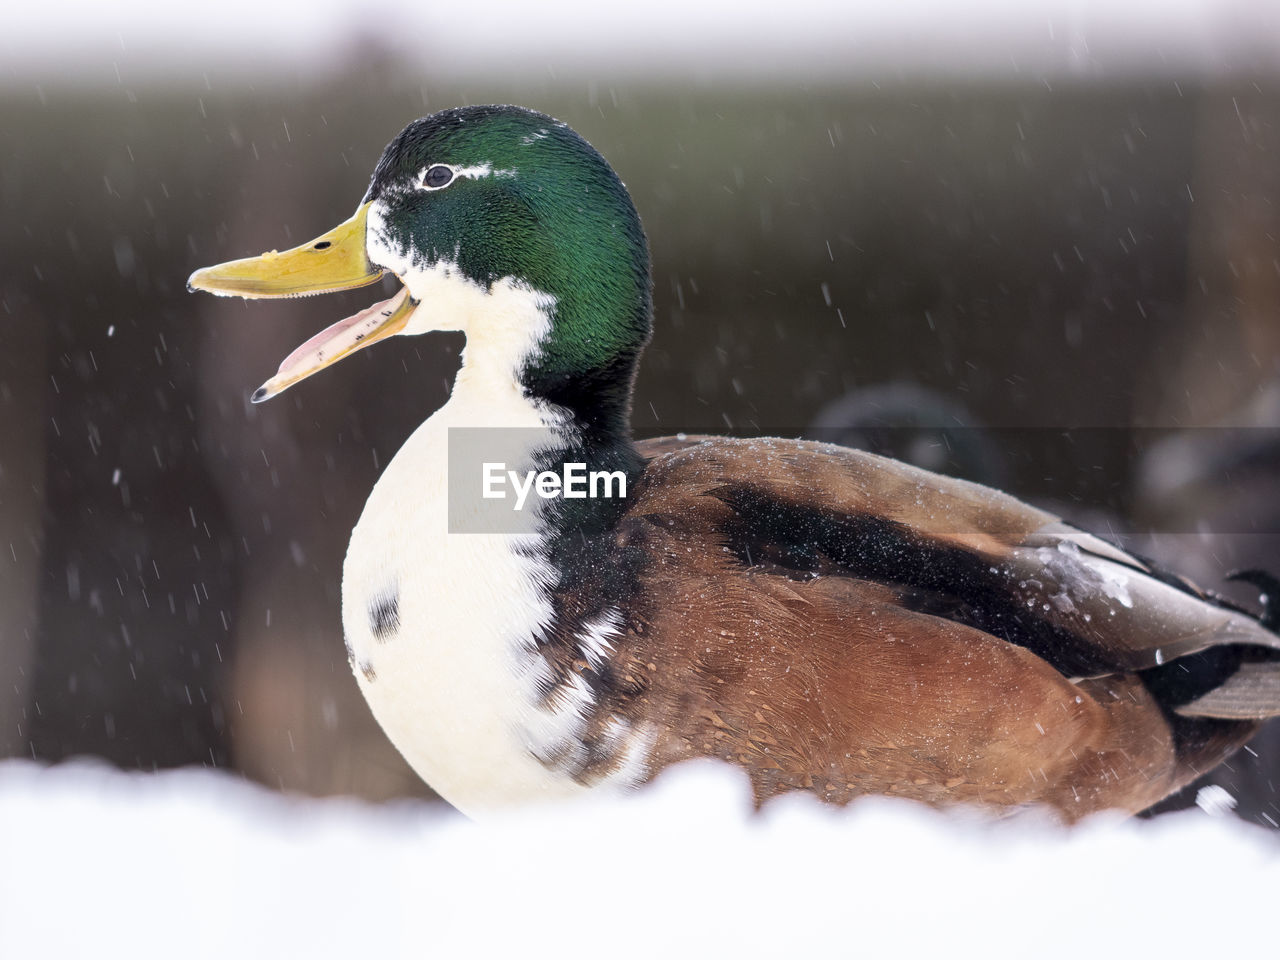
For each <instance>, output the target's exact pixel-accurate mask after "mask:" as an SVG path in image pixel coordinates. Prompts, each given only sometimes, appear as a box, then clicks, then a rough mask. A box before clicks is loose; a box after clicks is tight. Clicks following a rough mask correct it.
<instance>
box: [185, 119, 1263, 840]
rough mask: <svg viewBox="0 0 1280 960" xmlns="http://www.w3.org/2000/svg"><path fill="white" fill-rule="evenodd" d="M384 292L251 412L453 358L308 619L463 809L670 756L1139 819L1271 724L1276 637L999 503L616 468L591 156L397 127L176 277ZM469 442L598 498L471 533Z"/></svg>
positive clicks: (772, 466) (467, 129)
mask: <svg viewBox="0 0 1280 960" xmlns="http://www.w3.org/2000/svg"><path fill="white" fill-rule="evenodd" d="M388 271H390V272H391V273H393V274H394V275H395V276H396V277H398V278H399V279H400V281H401V282H402V284H403V286H402V287H401V289H400V290H399V292H398V293H396V294H395V296H393V297H391V298H390V299H388V300H385V301H383V302H381V303H378V304H375V305H374V306H372V307H370V308H368V309H367V310H364V311H362V312H360V313H358V314H356V315H355V316H352V317H349V318H348V319H346V320H343V321H341V322H339V323H337V324H334V325H333V326H331V327H329V328H328V329H326V330H324V331H323V332H322V333H320V334H318V335H316V336H315V337H313V338H312V339H311V340H309V341H307V342H306V343H305V344H303V345H302V346H301V347H299V348H298V350H296V351H295V352H294V353H292V354H291V355H290V356H289V357H287V358H286V359H285V360H284V362H283V363H282V364H281V365H280V368H279V370H278V372H277V373H276V374H275V376H274V377H272V378H271V379H270V380H268V381H267V382H266V383H265V384H264V385H263V386H262V387H261V388H259V389H258V390H257V392H256V393H254V394H253V396H252V399H253V400H254V401H255V402H258V401H262V400H265V399H267V398H269V397H272V396H275V395H276V394H279V393H280V392H281V391H283V390H285V389H287V388H289V387H291V386H292V385H294V384H296V383H297V382H299V381H300V380H302V379H303V378H305V377H308V376H310V375H311V374H313V373H315V372H317V371H319V370H321V369H323V368H324V367H327V366H328V365H330V364H332V363H334V362H336V361H338V360H340V359H341V358H343V357H345V356H347V355H349V354H351V353H352V352H354V351H356V350H360V349H363V348H365V347H367V346H369V345H370V344H372V343H376V342H378V341H380V340H384V339H386V338H387V337H390V336H392V335H402V336H407V335H417V334H422V333H428V332H431V331H438V330H453V331H462V332H463V333H464V334H465V335H466V339H467V343H466V348H465V351H464V354H463V363H462V367H461V369H460V371H459V373H458V375H457V380H456V383H455V384H454V387H453V391H452V394H451V396H450V398H449V400H448V402H447V403H446V404H445V405H444V406H443V407H441V408H440V409H439V410H438V411H437V412H436V413H435V414H434V415H432V416H431V417H430V418H429V419H428V420H427V421H426V422H425V423H423V424H422V425H421V426H420V427H419V428H418V429H417V430H416V432H414V434H413V435H412V436H411V437H410V438H409V440H408V441H407V442H406V443H405V445H404V446H403V447H402V448H401V450H400V451H399V453H398V454H397V455H396V457H395V458H394V460H392V462H391V463H390V464H389V465H388V466H387V468H386V470H385V471H384V472H383V474H382V476H381V478H380V479H379V480H378V482H377V484H376V485H375V486H374V488H373V491H372V493H371V495H370V497H369V500H368V503H367V504H366V505H365V508H364V511H363V514H362V516H361V517H360V520H359V522H358V523H357V525H356V527H355V530H354V532H353V533H352V537H351V544H350V547H349V549H348V552H347V556H346V561H345V565H344V568H343V579H342V622H343V629H344V633H345V637H346V644H347V650H348V653H349V656H350V661H351V664H352V667H353V670H354V674H355V678H356V680H357V682H358V683H359V686H360V689H361V690H362V691H363V693H364V696H365V697H366V698H367V699H368V702H369V704H370V706H371V707H372V710H373V713H374V714H375V716H376V717H377V718H378V720H379V722H380V723H381V724H382V726H383V728H384V729H385V731H386V732H387V735H388V736H389V737H390V738H391V740H392V741H393V742H394V743H395V744H396V746H397V747H398V748H399V750H400V751H401V752H402V753H403V754H404V756H405V758H406V759H407V760H408V762H409V763H410V764H411V765H412V766H413V768H414V769H415V770H416V771H417V772H418V773H419V774H420V775H421V776H422V778H423V779H424V780H425V781H426V782H427V783H428V784H430V785H431V786H432V787H433V788H435V790H436V791H438V792H439V793H440V794H441V795H442V796H443V797H444V798H446V799H447V800H449V801H450V802H451V803H453V804H454V805H456V806H457V807H459V808H460V809H461V810H463V811H464V812H466V813H468V814H471V815H481V814H484V813H486V812H488V811H491V810H494V809H498V808H502V807H505V806H510V805H513V804H523V803H529V802H534V801H539V800H547V799H554V798H560V797H566V796H571V795H574V794H579V793H582V792H584V791H588V790H616V789H626V788H630V787H634V786H636V785H638V784H642V783H644V782H645V781H647V780H649V779H651V778H653V777H654V776H655V775H657V774H658V773H659V771H661V770H662V769H663V768H665V767H667V766H668V765H670V764H672V763H675V762H677V761H681V760H685V759H688V758H694V757H715V758H720V759H722V760H725V761H728V762H730V763H732V764H736V765H738V766H740V767H741V768H743V769H744V770H745V771H746V772H747V774H748V775H749V777H750V781H751V783H752V786H753V789H754V792H755V796H756V799H757V801H758V802H764V801H765V800H766V799H767V798H769V797H771V796H774V795H777V794H780V793H784V792H787V791H794V790H805V791H810V792H812V793H813V794H816V795H817V796H818V797H820V798H822V799H824V800H829V801H833V802H837V803H843V802H845V801H848V800H850V799H851V798H853V797H856V796H859V795H863V794H891V795H895V796H902V797H911V798H915V799H918V800H922V801H925V802H928V803H932V804H939V805H942V804H951V803H958V802H972V803H978V804H982V805H986V806H988V807H993V808H1000V809H1012V808H1021V807H1025V806H1028V805H1036V804H1042V805H1047V806H1049V807H1051V808H1053V809H1055V810H1057V811H1058V812H1059V813H1060V814H1061V815H1062V816H1064V817H1066V818H1068V819H1074V818H1078V817H1080V816H1083V815H1085V814H1088V813H1091V812H1093V811H1097V810H1100V809H1104V808H1113V809H1118V810H1122V811H1139V810H1142V809H1144V808H1146V807H1148V806H1150V805H1151V804H1153V803H1155V802H1156V801H1157V800H1159V799H1161V798H1162V797H1164V796H1165V795H1166V794H1168V793H1170V792H1171V791H1174V790H1176V789H1177V788H1179V787H1180V786H1182V785H1184V784H1186V783H1187V782H1188V781H1190V780H1191V779H1193V778H1194V777H1196V776H1197V775H1198V774H1200V773H1201V772H1203V771H1205V770H1207V769H1209V768H1211V767H1213V766H1214V765H1215V764H1217V763H1218V762H1219V761H1221V760H1222V759H1223V758H1224V757H1226V756H1227V755H1228V754H1229V753H1231V752H1232V751H1233V750H1235V749H1236V748H1237V747H1239V746H1240V745H1241V744H1242V743H1244V741H1245V740H1247V739H1248V738H1249V736H1250V735H1251V734H1252V733H1253V732H1254V731H1255V730H1256V729H1257V727H1258V724H1259V722H1260V721H1261V719H1262V718H1265V717H1269V716H1272V715H1275V714H1277V713H1280V636H1277V634H1276V633H1275V632H1273V631H1272V630H1271V629H1268V627H1267V626H1264V625H1263V624H1262V623H1261V622H1259V620H1258V619H1256V618H1255V617H1253V616H1251V615H1250V614H1248V613H1247V612H1246V611H1244V610H1243V609H1239V608H1236V607H1233V606H1232V605H1230V604H1228V603H1226V602H1225V601H1222V600H1220V599H1217V598H1215V597H1214V596H1212V595H1210V594H1207V593H1205V592H1202V591H1200V590H1198V589H1196V588H1195V587H1194V586H1192V585H1191V584H1189V583H1187V582H1184V581H1183V580H1181V579H1179V578H1178V577H1176V576H1172V575H1170V574H1167V573H1164V572H1161V571H1159V570H1156V569H1153V568H1152V567H1151V566H1149V565H1148V564H1147V563H1144V562H1143V561H1142V560H1140V559H1139V558H1137V557H1134V556H1131V555H1129V554H1128V553H1125V552H1124V551H1122V550H1120V549H1118V548H1117V547H1115V546H1112V545H1111V544H1109V543H1107V542H1104V541H1103V540H1101V539H1099V538H1097V537H1095V536H1092V535H1090V534H1088V533H1085V532H1083V531H1081V530H1078V529H1074V528H1072V527H1069V526H1067V525H1066V524H1064V523H1062V522H1060V521H1059V520H1058V519H1057V518H1056V517H1054V516H1053V515H1051V514H1049V513H1046V512H1043V511H1041V510H1038V509H1035V508H1033V507H1030V506H1027V505H1026V504H1023V503H1021V502H1019V501H1018V500H1016V499H1014V498H1013V497H1011V496H1008V495H1006V494H1003V493H1000V492H997V491H995V490H992V489H988V488H986V487H982V486H978V485H975V484H972V483H967V482H963V481H959V480H954V479H948V478H945V477H942V476H938V475H935V474H932V473H928V472H925V471H923V470H920V469H916V468H913V467H909V466H906V465H904V464H901V463H897V462H895V461H892V460H888V459H884V458H881V457H878V456H874V455H872V454H869V453H864V452H859V451H855V450H850V449H845V448H842V447H837V446H831V445H826V444H820V443H811V442H801V441H796V440H785V439H730V438H725V437H702V436H688V437H685V436H680V437H675V438H664V439H657V440H646V441H642V442H635V441H633V439H632V436H631V428H630V403H631V394H632V380H633V377H634V375H635V370H636V364H637V361H638V359H639V357H640V354H641V351H642V350H643V348H644V346H645V344H646V343H647V341H648V339H649V336H650V330H651V326H652V318H651V312H652V311H651V301H650V284H651V280H650V267H649V253H648V247H647V241H646V239H645V234H644V231H643V229H642V228H641V224H640V218H639V216H638V215H637V213H636V209H635V207H634V206H633V204H632V201H631V198H630V196H629V195H628V193H627V190H626V188H625V187H624V186H623V184H622V182H621V181H620V180H619V178H618V177H617V175H616V174H615V173H614V171H613V170H612V169H611V168H610V166H609V164H608V163H607V162H606V161H605V160H604V158H603V157H602V156H601V155H600V154H599V153H598V152H596V150H595V149H593V148H592V147H591V146H590V145H589V144H588V143H587V142H586V141H585V140H584V139H583V138H582V137H580V136H579V135H578V134H576V133H575V132H574V131H573V130H571V129H569V127H567V126H566V125H565V124H563V123H561V122H558V121H556V120H554V119H552V118H551V117H548V116H544V115H542V114H539V113H535V112H532V111H529V110H525V109H521V108H517V107H510V106H485V107H465V108H459V109H452V110H445V111H443V112H441V113H437V114H435V115H433V116H430V117H427V118H425V119H421V120H417V121H415V122H413V123H411V124H410V125H409V126H408V127H406V128H405V129H404V131H403V132H402V133H401V134H400V135H399V136H397V137H396V138H395V139H394V140H393V141H392V142H391V144H390V145H389V146H388V147H387V148H386V151H385V152H384V153H383V155H382V157H381V159H380V160H379V162H378V164H377V167H376V169H375V170H374V172H373V177H372V180H371V182H370V184H369V188H368V190H367V192H366V193H365V196H364V199H363V200H362V201H361V203H360V205H359V206H358V207H357V209H356V212H355V214H354V215H353V216H352V217H351V218H350V219H349V220H347V221H346V222H344V223H343V224H342V225H340V226H339V227H337V228H335V229H334V230H332V231H330V232H329V233H326V234H324V235H322V236H320V237H318V238H316V239H315V240H313V241H311V242H310V243H306V244H303V245H302V246H300V247H297V248H295V249H293V250H289V251H287V252H284V253H276V252H274V251H272V252H270V253H266V254H263V255H262V256H260V257H255V258H250V259H245V260H237V261H233V262H230V263H225V264H221V265H219V266H215V267H209V268H205V269H202V270H197V271H196V272H195V273H194V274H192V276H191V279H190V283H189V285H190V287H192V288H194V289H199V290H206V291H209V292H212V293H216V294H221V295H236V296H241V297H279V296H298V295H302V294H311V293H318V292H322V291H327V290H342V289H348V288H352V287H357V286H361V285H364V284H369V283H373V282H374V281H376V280H378V279H379V278H380V277H381V276H383V274H384V273H386V272H388ZM491 428H502V429H501V430H498V431H494V432H493V433H492V434H486V433H484V432H483V431H485V430H490V429H491ZM485 436H493V437H495V438H498V439H496V440H495V441H494V442H495V443H498V444H500V445H501V446H502V451H501V457H500V461H496V462H500V463H501V465H502V466H503V467H509V468H512V470H511V474H512V475H511V483H512V485H513V487H514V486H519V485H520V482H521V481H520V477H521V476H525V475H526V474H527V475H528V477H530V478H532V477H533V475H534V474H535V473H536V474H537V475H538V477H539V483H541V479H540V478H541V477H542V475H543V474H545V473H546V472H547V471H548V470H549V469H551V470H554V469H556V468H558V467H563V466H564V465H566V464H578V465H586V466H587V467H590V468H593V470H592V476H593V477H594V475H595V474H596V473H597V472H598V473H599V474H600V475H601V476H604V477H606V478H612V480H616V481H618V482H617V483H616V484H613V483H611V484H610V485H611V486H613V487H615V488H622V489H614V490H613V491H612V493H610V491H609V490H606V489H604V486H605V485H603V484H602V487H601V489H599V490H595V491H593V492H594V493H595V495H594V496H577V495H576V494H572V493H571V488H572V487H573V484H572V483H571V482H570V481H571V479H572V478H571V477H569V475H568V474H566V475H565V478H564V482H563V484H562V485H561V486H559V487H556V484H554V483H548V484H547V488H548V490H550V491H551V494H550V495H549V496H546V497H545V498H544V497H543V495H542V491H541V489H539V495H538V496H534V497H531V498H530V499H529V502H527V503H526V504H525V507H524V512H523V513H522V514H521V516H520V522H519V523H518V524H516V526H514V527H512V528H510V529H507V528H502V529H498V528H484V529H481V530H480V532H476V530H477V529H479V528H469V527H467V523H469V522H470V521H471V520H472V519H474V517H475V516H477V515H478V513H479V512H480V508H481V507H483V506H485V504H483V503H482V502H481V497H482V496H487V494H481V493H479V491H480V488H481V486H482V482H483V483H487V482H489V481H493V485H495V486H500V485H501V482H504V481H505V480H506V476H505V473H504V472H499V473H497V474H494V475H493V476H489V475H488V474H486V476H485V477H483V478H482V477H481V476H480V472H479V470H478V468H477V469H471V468H470V467H469V468H468V470H466V471H461V472H455V473H454V474H452V475H451V472H450V471H451V467H453V468H457V467H458V464H459V463H460V462H461V461H462V459H465V458H464V457H463V455H462V454H461V453H460V449H461V448H460V447H456V446H451V442H453V441H458V438H459V437H464V438H465V437H473V438H474V437H482V438H483V437H485ZM481 446H483V443H482V444H481ZM485 455H486V454H485V453H484V452H483V451H482V452H481V454H480V456H481V457H482V458H483V457H484V456H485ZM467 463H468V464H470V465H471V467H475V464H474V463H473V462H472V461H471V460H467ZM491 466H493V464H492V463H487V465H486V467H485V469H486V470H488V468H489V467H491ZM578 479H581V476H579V477H578ZM531 483H532V480H530V481H529V482H528V484H526V486H525V489H526V491H527V490H528V488H529V485H531ZM593 483H594V481H593ZM553 487H554V488H556V489H558V490H559V491H560V492H561V494H562V495H560V496H556V495H555V493H556V490H555V489H552V488H553ZM579 492H581V491H579ZM503 497H506V493H503ZM510 500H511V498H510V497H507V498H506V499H504V500H500V501H499V506H500V507H501V508H502V510H505V511H506V514H509V515H511V516H512V517H514V516H515V514H516V513H518V512H519V511H516V510H515V508H514V507H513V506H511V504H510ZM490 506H492V505H490ZM503 522H505V521H503Z"/></svg>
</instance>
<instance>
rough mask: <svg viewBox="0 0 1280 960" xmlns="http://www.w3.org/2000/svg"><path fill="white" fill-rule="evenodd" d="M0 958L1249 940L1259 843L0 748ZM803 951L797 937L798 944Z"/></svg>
mask: <svg viewBox="0 0 1280 960" xmlns="http://www.w3.org/2000/svg"><path fill="white" fill-rule="evenodd" d="M0 850H2V851H3V858H2V859H0V863H2V864H3V868H0V956H3V957H26V956H50V957H53V956H94V957H113V956H128V957H149V956H161V955H179V956H183V957H227V956H237V955H247V956H276V957H281V956H306V957H379V958H382V957H400V956H442V957H449V956H478V957H479V956H495V957H496V956H520V957H542V956H548V957H551V956H554V957H564V956H592V957H604V956H608V957H642V956H643V957H655V956H659V957H661V956H679V957H685V956H706V957H713V956H714V957H730V956H786V955H817V956H823V957H842V956H854V955H858V956H922V955H944V954H945V955H946V956H948V957H954V956H961V957H965V956H982V957H992V956H995V957H999V956H1010V957H1025V956H1035V957H1068V956H1071V957H1076V958H1078V957H1079V956H1081V955H1084V956H1089V955H1097V954H1101V953H1104V952H1105V953H1106V954H1109V955H1114V954H1117V953H1120V952H1121V951H1126V950H1129V951H1133V953H1132V955H1134V956H1155V955H1160V953H1161V952H1164V951H1171V952H1172V953H1173V954H1174V955H1178V956H1191V955H1195V954H1198V953H1205V954H1208V953H1209V952H1210V951H1212V952H1213V954H1220V955H1224V956H1225V955H1232V954H1233V953H1234V952H1235V951H1239V953H1240V954H1242V955H1264V954H1265V952H1266V951H1267V950H1269V949H1270V946H1269V945H1270V944H1272V943H1273V939H1272V938H1273V934H1272V933H1271V932H1269V931H1268V927H1269V925H1270V923H1271V921H1270V919H1269V918H1270V917H1271V916H1272V914H1273V911H1274V905H1275V900H1276V896H1277V893H1276V891H1277V890H1280V841H1278V840H1277V838H1276V837H1275V836H1274V835H1273V834H1269V833H1267V832H1264V831H1262V830H1261V829H1259V828H1256V827H1251V826H1248V825H1245V824H1243V823H1241V822H1239V821H1237V820H1235V819H1233V818H1229V817H1228V818H1215V817H1210V816H1207V815H1206V814H1205V813H1203V812H1201V811H1198V810H1193V811H1189V812H1184V813H1179V814H1173V815H1169V816H1165V817H1162V818H1159V819H1157V820H1155V821H1149V822H1145V821H1121V820H1118V819H1114V818H1098V819H1095V820H1092V821H1089V822H1087V823H1085V824H1084V825H1082V826H1080V827H1077V828H1075V829H1073V830H1067V829H1066V828H1063V827H1061V826H1058V825H1055V824H1053V823H1051V822H1049V821H1048V820H1045V819H1043V818H1041V817H1040V816H1038V815H1033V814H1024V815H1021V816H1019V817H1014V818H1012V819H1009V820H1005V821H1000V822H991V821H987V820H983V819H982V818H980V817H978V816H977V815H975V814H973V813H971V812H956V813H950V814H945V815H944V814H941V813H937V812H935V811H931V810H928V809H926V808H923V807H918V806H915V805H912V804H909V803H907V802H906V801H890V800H885V799H868V800H863V801H861V802H859V803H857V804H854V805H853V806H852V807H851V808H849V809H847V810H845V811H839V810H834V809H831V808H824V807H822V806H820V805H819V804H817V803H816V802H815V801H812V800H811V799H809V798H806V797H795V798H785V799H783V800H780V801H776V802H775V803H773V804H771V805H770V806H769V807H768V808H766V812H765V814H764V815H763V816H754V815H752V814H751V813H750V812H749V804H748V802H747V794H746V787H745V780H743V779H742V778H741V775H740V774H738V773H737V772H735V771H733V770H731V769H729V768H727V767H721V766H718V765H689V766H686V767H683V768H677V769H676V770H675V771H673V772H671V773H669V774H668V775H667V776H665V777H663V778H662V779H661V780H660V781H659V782H658V784H657V785H656V786H655V787H653V788H652V789H650V790H649V791H646V792H644V793H641V794H640V795H638V796H635V797H631V798H627V799H613V800H610V801H607V802H606V801H593V802H589V803H583V804H578V805H573V806H567V807H558V808H555V809H544V810H534V811H528V812H525V813H521V814H519V815H511V816H509V817H507V818H505V819H502V820H500V821H497V822H494V823H488V824H484V825H477V824H473V823H470V822H468V821H465V820H463V819H462V818H461V817H459V816H457V815H456V814H452V813H449V812H448V811H444V810H442V809H440V808H435V807H429V806H425V805H420V804H400V805H392V806H384V807H372V806H366V805H363V804H359V803H357V802H355V801H350V800H309V799H300V798H296V797H284V796H281V795H279V794H274V793H271V792H268V791H267V790H265V789H263V788H260V787H257V786H253V785H250V784H247V783H245V782H243V781H240V780H237V779H235V778H233V777H230V776H228V775H226V774H221V773H217V772H211V771H178V772H170V773H161V774H122V773H118V772H114V771H111V770H107V769H105V768H103V767H101V766H97V765H90V764H87V763H76V764H70V765H64V766H61V767H55V768H42V767H38V766H36V765H34V764H31V763H26V762H18V761H11V762H7V763H3V764H0ZM811 952H812V954H811Z"/></svg>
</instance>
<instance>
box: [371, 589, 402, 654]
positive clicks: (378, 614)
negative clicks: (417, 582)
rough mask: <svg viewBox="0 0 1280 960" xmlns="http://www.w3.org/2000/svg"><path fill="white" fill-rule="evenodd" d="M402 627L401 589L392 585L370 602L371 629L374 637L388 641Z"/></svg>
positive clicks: (383, 641)
mask: <svg viewBox="0 0 1280 960" xmlns="http://www.w3.org/2000/svg"><path fill="white" fill-rule="evenodd" d="M399 629H400V590H399V588H398V587H392V588H391V589H390V590H389V591H387V592H385V593H380V594H378V595H377V596H376V597H374V598H373V600H372V601H371V602H370V603H369V630H370V632H371V633H372V634H373V636H374V638H375V639H377V640H378V641H380V642H382V643H386V642H387V641H388V640H390V639H391V638H392V637H394V636H395V635H396V632H397V631H398V630H399Z"/></svg>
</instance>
